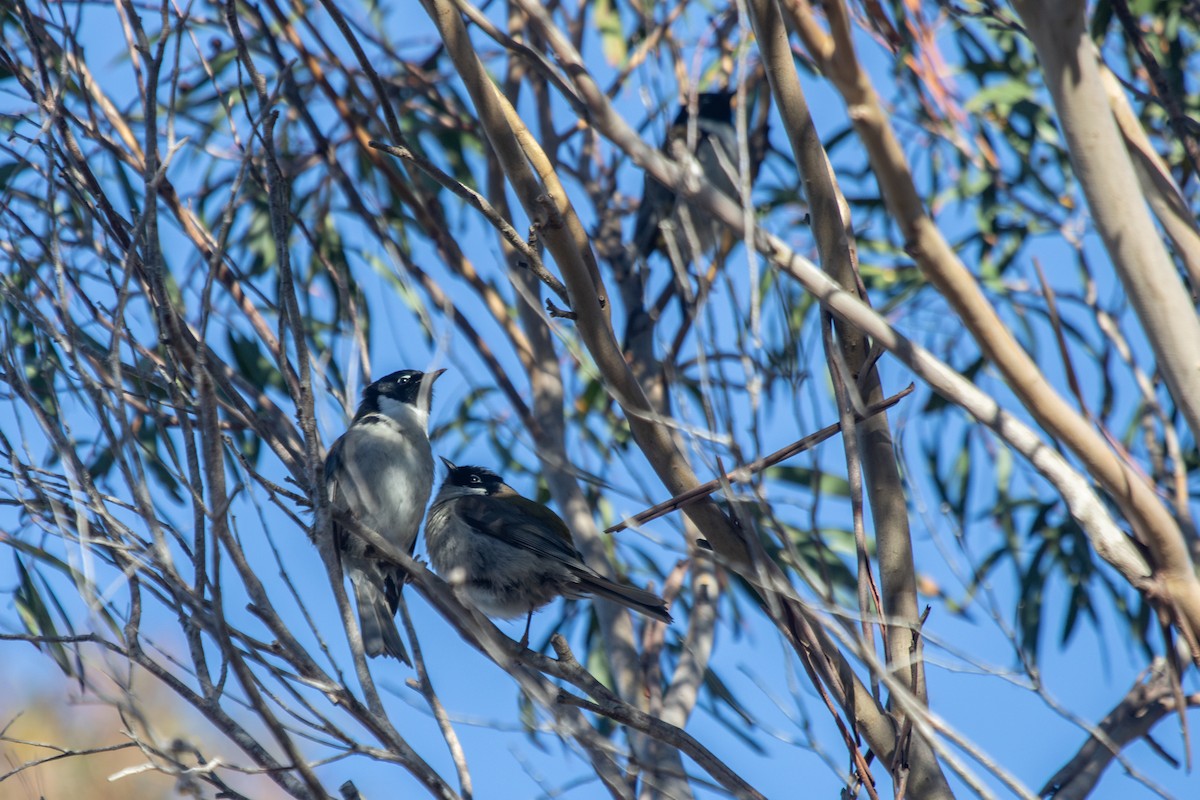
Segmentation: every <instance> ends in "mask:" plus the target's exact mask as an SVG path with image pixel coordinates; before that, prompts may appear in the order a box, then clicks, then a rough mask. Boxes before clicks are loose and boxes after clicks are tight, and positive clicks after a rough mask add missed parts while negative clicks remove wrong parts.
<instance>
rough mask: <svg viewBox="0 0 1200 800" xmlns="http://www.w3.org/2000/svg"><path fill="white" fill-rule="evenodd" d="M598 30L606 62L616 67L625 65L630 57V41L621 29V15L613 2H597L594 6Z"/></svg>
mask: <svg viewBox="0 0 1200 800" xmlns="http://www.w3.org/2000/svg"><path fill="white" fill-rule="evenodd" d="M592 15H593V17H594V19H595V20H596V30H597V31H599V33H600V43H601V49H603V51H604V58H605V60H606V61H607V62H608V63H609V64H610V65H611V66H614V67H617V66H620V65H622V64H624V63H625V59H626V58H628V56H629V39H628V37H626V36H625V31H624V30H623V29H622V28H621V15H620V13H618V12H617V10H616V8H615V7H614V6H613V3H612V0H596V2H595V3H594V4H593V5H592Z"/></svg>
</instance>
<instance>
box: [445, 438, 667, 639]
mask: <svg viewBox="0 0 1200 800" xmlns="http://www.w3.org/2000/svg"><path fill="white" fill-rule="evenodd" d="M442 461H443V462H444V463H445V464H446V467H447V468H448V469H449V470H450V472H449V474H448V475H447V476H446V480H445V482H444V483H442V486H441V489H439V490H438V493H437V496H436V497H435V498H434V500H433V505H432V506H431V507H430V509H429V520H428V521H427V522H426V523H425V547H426V549H427V550H428V551H429V560H430V562H431V563H432V564H433V567H434V569H436V570H437V571H438V573H439V574H440V575H442V576H443V577H444V578H446V579H447V580H449V581H450V582H451V583H454V584H460V585H461V586H462V588H463V590H464V591H465V592H466V594H467V596H468V597H470V599H471V601H472V602H473V603H475V605H477V606H479V608H480V609H481V610H482V611H483V612H484V613H486V614H488V615H490V616H493V617H502V618H504V619H513V618H515V617H519V616H521V615H522V614H525V615H526V617H525V634H524V636H523V637H522V638H521V643H522V644H526V643H528V641H529V621H530V619H531V618H532V617H533V612H534V611H535V610H536V609H538V608H541V607H542V606H544V605H546V604H547V603H549V602H550V601H551V600H553V599H554V598H555V597H558V596H559V595H563V596H564V597H572V598H576V597H583V596H586V595H589V594H594V595H596V596H598V597H603V598H604V599H606V600H611V601H613V602H614V603H620V604H621V605H623V606H625V607H627V608H632V609H633V610H634V611H638V612H640V613H642V614H645V615H646V616H649V617H653V618H654V619H657V620H661V621H663V622H670V621H671V615H670V614H669V613H667V603H666V601H665V600H663V599H662V598H661V597H659V596H658V595H655V594H653V593H651V592H647V591H644V590H642V589H635V588H633V587H632V586H622V585H620V584H617V583H613V582H612V581H610V580H609V579H608V578H605V577H604V576H602V575H600V574H599V573H597V572H596V571H595V570H593V569H592V568H591V567H589V566H588V565H587V564H585V563H583V556H581V555H580V554H579V551H578V550H576V549H575V545H574V543H573V542H572V541H571V531H570V530H569V529H568V528H567V524H566V523H565V522H563V521H562V518H561V517H559V516H558V515H557V514H555V513H554V512H553V511H551V510H550V509H548V508H546V506H544V505H542V504H541V503H538V502H535V501H533V500H529V499H527V498H525V497H522V496H521V495H519V494H517V492H516V491H515V490H514V489H513V488H512V487H511V486H509V485H508V484H506V483H505V482H504V479H503V478H501V477H500V476H499V475H497V474H496V473H495V472H492V471H491V470H489V469H484V468H483V467H456V466H455V465H454V464H452V463H451V462H450V461H448V460H446V459H445V458H443V459H442Z"/></svg>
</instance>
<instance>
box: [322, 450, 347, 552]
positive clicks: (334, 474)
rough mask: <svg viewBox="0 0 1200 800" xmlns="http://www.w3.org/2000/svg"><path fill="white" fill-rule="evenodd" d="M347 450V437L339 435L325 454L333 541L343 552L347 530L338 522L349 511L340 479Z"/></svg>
mask: <svg viewBox="0 0 1200 800" xmlns="http://www.w3.org/2000/svg"><path fill="white" fill-rule="evenodd" d="M345 450H346V437H345V435H344V434H343V435H342V436H339V437H338V439H337V441H336V442H334V443H333V446H331V447H330V448H329V452H328V453H326V454H325V493H326V494H327V495H328V496H329V508H330V509H331V510H332V511H333V512H334V513H333V543H334V548H335V550H336V551H337V552H339V553H340V552H341V551H342V549H343V548H344V547H345V544H346V530H345V528H344V527H343V526H342V525H341V524H339V523H338V515H339V514H346V513H349V510H348V507H347V505H346V495H345V493H344V492H342V491H341V487H340V486H339V485H338V480H339V478H340V477H341V465H342V458H343V456H344V455H345Z"/></svg>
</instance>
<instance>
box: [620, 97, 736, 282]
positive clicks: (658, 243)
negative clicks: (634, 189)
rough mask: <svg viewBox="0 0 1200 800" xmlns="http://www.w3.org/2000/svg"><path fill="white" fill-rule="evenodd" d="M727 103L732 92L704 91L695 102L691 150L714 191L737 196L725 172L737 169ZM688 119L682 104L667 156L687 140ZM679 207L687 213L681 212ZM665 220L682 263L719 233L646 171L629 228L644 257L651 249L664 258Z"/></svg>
mask: <svg viewBox="0 0 1200 800" xmlns="http://www.w3.org/2000/svg"><path fill="white" fill-rule="evenodd" d="M732 99H733V93H732V92H728V91H722V92H705V93H703V94H700V95H699V96H698V97H697V98H696V116H695V124H696V148H695V150H694V151H693V152H694V155H695V157H696V160H697V161H698V162H699V164H700V169H701V171H702V172H703V173H704V177H705V179H706V180H707V181H708V182H709V183H710V184H711V185H712V186H713V187H714V188H716V189H718V190H719V191H721V192H723V193H725V194H727V195H729V196H730V197H734V198H736V197H737V196H738V189H737V186H736V185H735V183H734V180H733V177H732V175H731V173H730V170H731V169H735V168H736V166H737V131H736V130H735V129H734V127H733V111H732V108H731V105H730V103H731V101H732ZM690 121H691V114H690V112H689V107H688V106H687V104H684V105H683V106H681V107H680V109H679V113H678V114H677V115H676V116H675V121H674V122H672V123H671V127H670V128H669V129H668V130H667V136H666V140H665V141H664V142H663V145H662V150H663V152H665V153H667V154H668V155H670V154H671V152H672V150H673V148H674V147H675V143H676V142H683V143H686V142H687V135H688V123H689V122H690ZM681 209H686V212H684V211H681ZM689 220H690V222H691V227H692V229H693V230H694V232H695V238H696V241H697V243H698V247H699V250H698V252H692V250H693V247H692V244H691V242H690V239H689V236H688V234H687V231H686V229H685V225H686V222H687V221H689ZM664 222H665V223H668V225H667V226H666V227H667V229H668V230H669V231H670V235H671V238H672V240H673V242H674V243H675V246H676V247H678V251H679V253H680V255H681V256H682V258H683V260H684V261H685V262H687V263H691V262H694V261H695V260H696V259H697V258H698V257H699V256H701V255H703V254H704V253H706V252H708V251H709V250H711V249H712V248H713V246H714V245H715V244H716V242H717V241H718V237H719V236H720V233H721V229H722V226H721V225H720V224H719V223H718V222H717V221H716V220H714V219H713V218H712V216H711V215H709V214H708V213H707V212H704V211H700V210H698V209H695V208H693V207H692V206H690V205H687V204H685V203H682V202H680V201H679V200H678V198H677V197H676V195H675V192H674V191H673V190H671V189H669V188H667V187H666V186H664V185H663V184H662V183H661V182H660V181H659V180H658V179H657V178H654V177H652V176H651V175H650V174H649V173H647V174H646V177H645V183H644V184H643V187H642V202H641V205H639V206H638V213H637V219H636V220H635V222H634V225H633V246H634V249H635V250H636V251H637V252H638V253H639V254H640V255H641V256H642V257H643V258H647V259H648V258H649V257H650V256H651V254H653V253H654V252H655V251H656V250H659V251H662V252H663V253H664V254H667V255H669V249H668V248H667V246H666V240H665V239H664V238H663V237H664V236H665V235H666V231H664V229H663V223H664Z"/></svg>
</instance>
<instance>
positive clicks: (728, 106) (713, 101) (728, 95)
mask: <svg viewBox="0 0 1200 800" xmlns="http://www.w3.org/2000/svg"><path fill="white" fill-rule="evenodd" d="M732 102H733V92H728V91H720V92H702V93H701V94H700V95H698V96H697V97H696V116H697V117H698V118H699V119H705V120H710V121H712V122H724V123H727V124H733V106H732ZM688 111H689V107H688V104H687V103H684V104H683V105H682V106H680V107H679V114H678V115H677V116H676V117H675V124H676V125H686V124H687V121H688Z"/></svg>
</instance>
